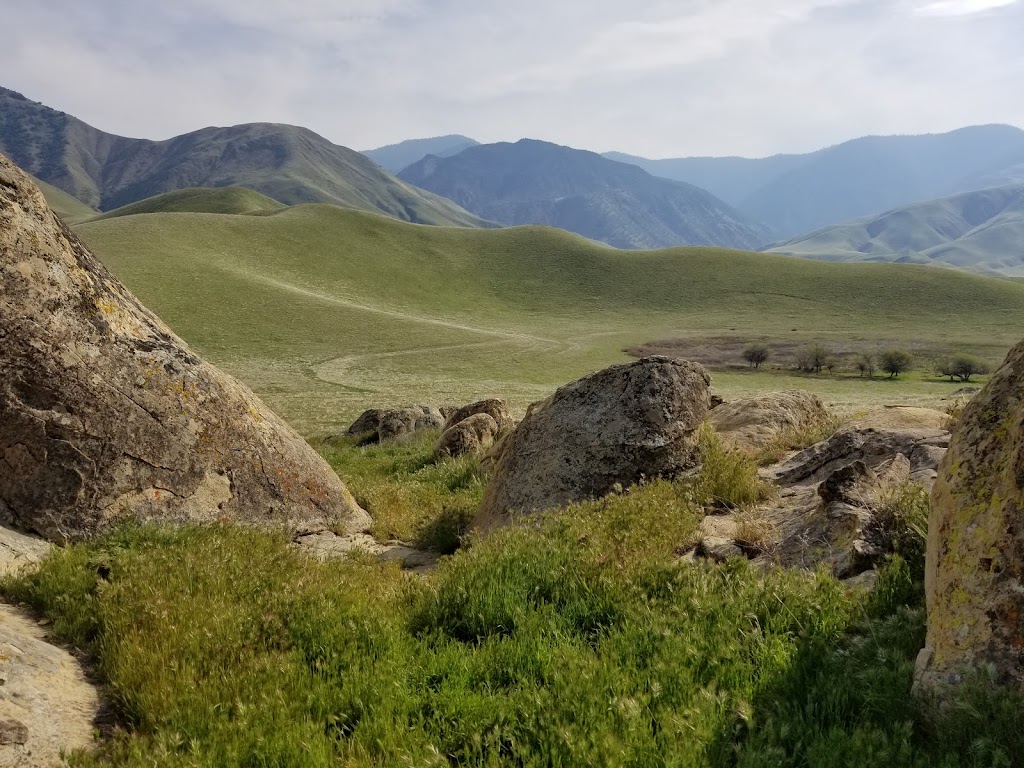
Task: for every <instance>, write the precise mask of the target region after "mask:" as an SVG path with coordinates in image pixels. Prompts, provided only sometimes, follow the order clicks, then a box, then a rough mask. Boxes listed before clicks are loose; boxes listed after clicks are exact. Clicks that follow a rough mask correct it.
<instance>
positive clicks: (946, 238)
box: [769, 185, 1024, 276]
mask: <svg viewBox="0 0 1024 768" xmlns="http://www.w3.org/2000/svg"><path fill="white" fill-rule="evenodd" d="M769 250H770V251H771V252H773V253H788V254H792V255H795V256H806V257H809V258H815V259H827V260H829V261H888V262H902V263H920V264H936V265H939V266H949V267H960V268H962V269H970V270H974V271H979V272H988V273H996V274H1003V275H1008V276H1009V275H1018V276H1019V275H1024V185H1017V186H1007V187H997V188H995V189H985V190H981V191H978V192H967V193H964V194H961V195H955V196H953V197H947V198H942V199H940V200H931V201H928V202H925V203H917V204H916V205H908V206H906V207H903V208H897V209H895V210H892V211H888V212H887V213H885V214H883V215H881V216H871V217H867V218H864V219H858V220H856V221H851V222H848V223H845V224H839V225H836V226H832V227H826V228H825V229H821V230H818V231H817V232H812V233H811V234H809V235H805V236H803V237H799V238H796V239H795V240H790V241H789V242H788V243H783V244H781V245H778V246H775V247H773V248H771V249H769Z"/></svg>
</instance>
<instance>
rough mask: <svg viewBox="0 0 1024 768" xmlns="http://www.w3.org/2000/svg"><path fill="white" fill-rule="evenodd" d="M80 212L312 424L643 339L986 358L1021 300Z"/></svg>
mask: <svg viewBox="0 0 1024 768" xmlns="http://www.w3.org/2000/svg"><path fill="white" fill-rule="evenodd" d="M78 231H79V232H80V234H81V235H82V236H83V238H84V239H85V241H86V242H87V243H88V244H89V245H90V246H91V247H92V248H93V249H94V250H95V251H96V253H97V254H98V255H99V256H100V257H101V258H102V259H103V260H104V261H105V262H106V263H107V264H108V266H109V267H110V268H111V269H112V270H113V271H114V272H115V274H117V275H118V276H119V277H121V278H122V279H123V280H124V281H125V282H126V283H127V284H128V286H129V287H130V288H132V289H133V290H134V291H135V292H136V293H137V294H138V295H139V296H140V297H141V299H142V300H143V301H144V302H145V303H146V304H147V305H149V306H150V307H151V308H152V309H153V310H154V311H156V312H157V313H158V314H159V315H160V316H161V317H162V318H163V319H164V320H166V321H167V322H168V323H169V324H170V325H171V327H172V328H174V329H175V330H176V331H177V332H178V333H179V334H180V335H182V336H183V337H184V338H185V339H186V340H188V341H189V342H190V343H192V344H193V345H194V346H195V347H197V349H198V350H199V351H200V352H202V353H204V354H206V355H208V356H209V357H210V358H211V359H212V360H214V361H216V362H218V363H221V364H223V365H224V366H225V367H226V368H228V369H229V370H231V371H232V372H234V373H236V374H237V375H239V376H240V377H241V378H242V379H243V380H245V381H247V382H248V383H250V384H251V385H252V386H253V387H254V388H255V389H256V390H257V391H258V392H259V393H260V394H261V395H263V396H264V397H266V399H267V400H268V401H269V402H270V403H271V404H272V406H273V407H275V408H276V409H277V410H279V411H280V412H281V413H282V414H283V415H284V416H285V417H286V418H288V419H289V420H291V421H293V422H294V423H295V424H296V425H297V426H298V427H299V428H300V429H301V430H302V431H304V432H306V433H310V432H314V431H318V430H325V429H330V428H332V427H334V426H337V425H338V424H340V423H341V422H343V421H344V420H345V419H348V418H350V417H351V416H353V415H354V414H355V413H356V412H357V411H358V410H360V409H361V408H364V407H370V406H372V405H384V404H400V403H403V402H415V401H425V402H458V401H466V400H468V399H470V398H474V397H480V396H486V395H492V394H498V395H504V396H508V397H510V398H511V399H512V401H513V402H514V403H515V404H516V405H518V406H520V407H522V406H525V404H526V403H528V402H530V401H532V400H534V399H537V398H539V397H543V396H546V395H547V394H548V393H549V392H550V391H551V390H552V389H553V388H554V387H556V386H558V385H560V384H562V383H564V382H565V381H568V380H570V379H572V378H574V377H576V376H579V375H582V374H583V373H586V372H588V371H591V370H595V369H597V368H599V367H602V366H604V365H607V364H610V363H612V362H616V361H621V360H624V359H626V356H625V354H624V353H623V351H622V350H623V349H624V348H626V347H628V346H632V345H635V344H638V343H643V342H647V341H650V340H653V339H665V338H678V337H685V338H690V339H694V340H696V341H697V342H701V343H705V344H711V345H713V344H716V343H720V342H719V340H720V339H721V338H722V337H723V336H724V337H730V338H733V339H735V338H739V339H754V338H757V339H761V338H767V339H770V340H771V339H785V340H787V341H788V342H791V343H801V342H805V341H811V340H816V339H825V340H828V339H843V340H846V341H858V340H863V341H865V342H866V343H875V342H877V341H879V340H882V339H885V340H908V341H929V342H933V343H938V344H948V345H964V346H968V347H970V348H971V349H972V350H974V351H977V352H980V353H983V354H986V355H987V356H988V357H990V358H998V357H999V356H1001V355H1002V354H1003V353H1004V352H1005V350H1006V349H1007V348H1008V347H1009V346H1010V345H1011V344H1013V343H1015V342H1016V341H1018V340H1019V337H1020V336H1021V323H1020V318H1021V317H1024V284H1022V283H1019V282H1016V281H1006V280H993V279H987V278H982V277H977V276H972V275H968V274H964V273H959V272H955V271H952V270H934V269H923V268H920V267H906V266H893V265H879V264H850V265H845V264H830V263H825V262H816V261H809V260H804V259H795V258H791V257H784V256H772V255H764V254H755V253H745V252H736V251H727V250H722V249H713V248H679V249H672V250H666V251H649V252H648V251H617V250H613V249H609V248H605V247H602V246H600V245H595V244H593V243H591V242H588V241H586V240H584V239H582V238H579V237H576V236H573V235H570V234H568V233H565V232H560V231H557V230H552V229H546V228H541V227H523V228H514V229H508V230H497V231H488V230H466V229H454V228H452V229H446V228H434V227H422V226H414V225H409V224H402V223H399V222H394V221H392V220H389V219H387V218H384V217H381V216H376V215H371V214H364V213H359V212H355V211H347V210H343V209H339V208H335V207H330V206H316V205H313V206H299V207H295V208H289V209H286V210H284V211H281V212H278V213H274V214H271V215H266V216H223V215H209V214H205V215H199V214H187V213H177V214H166V213H157V214H150V215H146V216H124V217H119V218H114V219H108V220H104V221H96V222H90V223H86V224H83V225H80V226H79V227H78ZM702 340H703V341H702ZM716 385H717V386H719V387H720V388H722V389H724V390H726V391H727V392H734V393H735V392H744V391H750V390H752V389H762V388H772V389H779V388H784V387H787V386H794V385H795V386H805V387H809V388H812V389H817V390H818V391H821V392H822V393H823V394H825V395H826V396H827V397H828V398H829V399H833V400H835V401H837V402H859V401H863V400H865V399H867V400H871V401H873V402H877V401H878V400H879V399H884V398H888V401H899V400H900V398H902V397H904V396H909V395H913V396H914V397H915V398H920V397H922V396H925V397H933V398H935V399H938V398H939V397H942V396H944V395H945V394H947V393H948V391H949V388H948V387H947V386H945V385H944V384H942V383H941V382H938V383H929V382H912V383H911V382H900V383H898V384H896V385H895V386H887V385H885V384H882V383H881V382H868V381H864V382H856V381H853V382H836V381H834V380H832V379H829V378H827V377H822V378H803V377H796V376H790V375H788V374H785V373H781V372H780V373H777V374H773V375H772V376H770V377H768V378H764V377H761V378H758V377H754V376H749V375H747V374H746V373H745V372H741V371H736V372H731V373H730V372H725V373H721V374H716ZM906 388H909V389H906Z"/></svg>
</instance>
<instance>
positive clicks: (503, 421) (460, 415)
mask: <svg viewBox="0 0 1024 768" xmlns="http://www.w3.org/2000/svg"><path fill="white" fill-rule="evenodd" d="M478 413H486V414H487V415H488V416H490V417H491V418H492V419H494V423H495V424H497V425H498V431H499V432H504V431H505V430H507V429H511V427H512V426H513V421H512V415H511V414H510V413H509V410H508V403H507V402H506V401H505V400H502V399H501V398H497V397H495V398H490V399H488V400H480V401H478V402H475V403H470V404H469V405H464V406H462V407H461V408H456V409H455V410H454V411H452V412H451V413H450V414H448V416H447V417H446V419H445V423H444V428H445V429H448V428H449V427H454V426H455V425H456V424H458V423H459V422H460V421H463V420H464V419H468V418H469V417H470V416H475V415H476V414H478Z"/></svg>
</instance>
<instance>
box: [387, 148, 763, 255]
mask: <svg viewBox="0 0 1024 768" xmlns="http://www.w3.org/2000/svg"><path fill="white" fill-rule="evenodd" d="M399 177H400V178H402V179H404V180H405V181H407V182H409V183H411V184H415V185H416V186H420V187H423V188H424V189H428V190H430V191H431V192H435V193H437V194H439V195H444V196H445V197H447V198H449V199H451V200H454V201H455V202H456V203H458V204H459V205H460V206H462V207H464V208H466V209H467V210H469V211H472V212H473V213H475V214H477V215H478V216H481V217H483V218H485V219H491V220H493V221H498V222H501V223H504V224H511V225H517V224H546V225H549V226H553V227H560V228H562V229H566V230H569V231H570V232H576V233H578V234H581V235H583V236H584V237H589V238H591V239H593V240H598V241H601V242H604V243H608V244H610V245H614V246H617V247H620V248H663V247H668V246H674V245H720V246H725V247H732V248H753V247H758V246H759V245H763V244H764V242H765V238H766V237H767V232H766V230H765V228H764V227H762V226H761V225H759V224H757V223H755V222H753V221H751V220H750V219H748V218H747V217H745V216H743V215H742V214H740V213H738V212H737V211H735V210H734V209H732V208H731V207H730V206H729V205H727V204H726V203H724V202H722V201H721V200H719V199H718V198H717V197H715V196H714V195H712V194H711V193H710V192H707V191H706V190H703V189H699V188H698V187H695V186H692V185H690V184H684V183H682V182H677V181H671V180H668V179H661V178H658V177H655V176H651V175H650V174H649V173H647V172H646V171H643V170H642V169H640V168H637V167H636V166H633V165H628V164H626V163H618V162H615V161H613V160H609V159H607V158H604V157H601V156H600V155H598V154H595V153H594V152H585V151H582V150H578V149H571V148H569V147H562V146H558V145H556V144H550V143H547V142H543V141H534V140H530V139H523V140H522V141H519V142H517V143H515V144H509V143H501V144H484V145H480V146H476V147H471V148H469V149H466V150H463V151H462V152H460V153H459V154H457V155H455V156H454V157H448V158H441V157H435V156H430V157H426V158H424V159H423V160H420V161H419V162H418V163H415V164H413V165H411V166H409V167H408V168H406V169H405V170H404V171H402V172H401V173H400V174H399Z"/></svg>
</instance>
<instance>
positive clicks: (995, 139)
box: [607, 125, 1024, 238]
mask: <svg viewBox="0 0 1024 768" xmlns="http://www.w3.org/2000/svg"><path fill="white" fill-rule="evenodd" d="M607 156H608V157H611V158H613V159H616V160H621V161H624V162H631V163H634V164H635V165H638V166H640V167H641V168H644V169H645V170H647V171H648V172H650V173H653V174H655V175H657V176H664V177H665V178H671V179H677V180H679V181H686V182H689V183H690V184H696V185H697V186H700V187H703V188H705V189H707V190H709V191H710V192H712V193H713V194H715V195H718V196H719V197H721V198H722V199H723V200H725V201H726V202H728V203H730V204H731V205H733V206H735V207H736V208H737V209H738V210H740V211H741V212H743V213H744V214H746V215H747V216H749V217H751V218H753V219H756V220H758V221H761V222H763V223H764V224H766V225H767V226H768V227H770V228H771V229H772V231H773V232H775V233H776V234H777V236H778V237H779V238H789V237H793V236H794V235H799V234H802V233H805V232H809V231H813V230H817V229H819V228H821V227H824V226H827V225H829V224H835V223H837V222H840V221H847V220H849V219H854V218H859V217H862V216H868V215H872V214H879V213H881V212H883V211H887V210H890V209H892V208H896V207H898V206H902V205H907V204H909V203H914V202H918V201H921V200H930V199H934V198H939V197H945V196H947V195H952V194H955V193H957V192H969V191H974V190H978V189H985V188H989V187H995V186H1000V185H1006V184H1012V183H1018V182H1021V183H1024V131H1022V130H1020V129H1019V128H1014V127H1012V126H1008V125H981V126H972V127H969V128H962V129H960V130H957V131H952V132H950V133H941V134H928V135H923V136H867V137H864V138H860V139H854V140H852V141H848V142H845V143H843V144H839V145H836V146H834V147H828V148H827V149H822V150H819V151H817V152H811V153H810V154H805V155H775V156H774V157H767V158H763V159H760V160H749V159H746V158H739V157H721V158H718V157H691V158H677V159H668V160H648V159H645V158H640V157H631V156H628V155H622V154H618V153H608V155H607Z"/></svg>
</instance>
